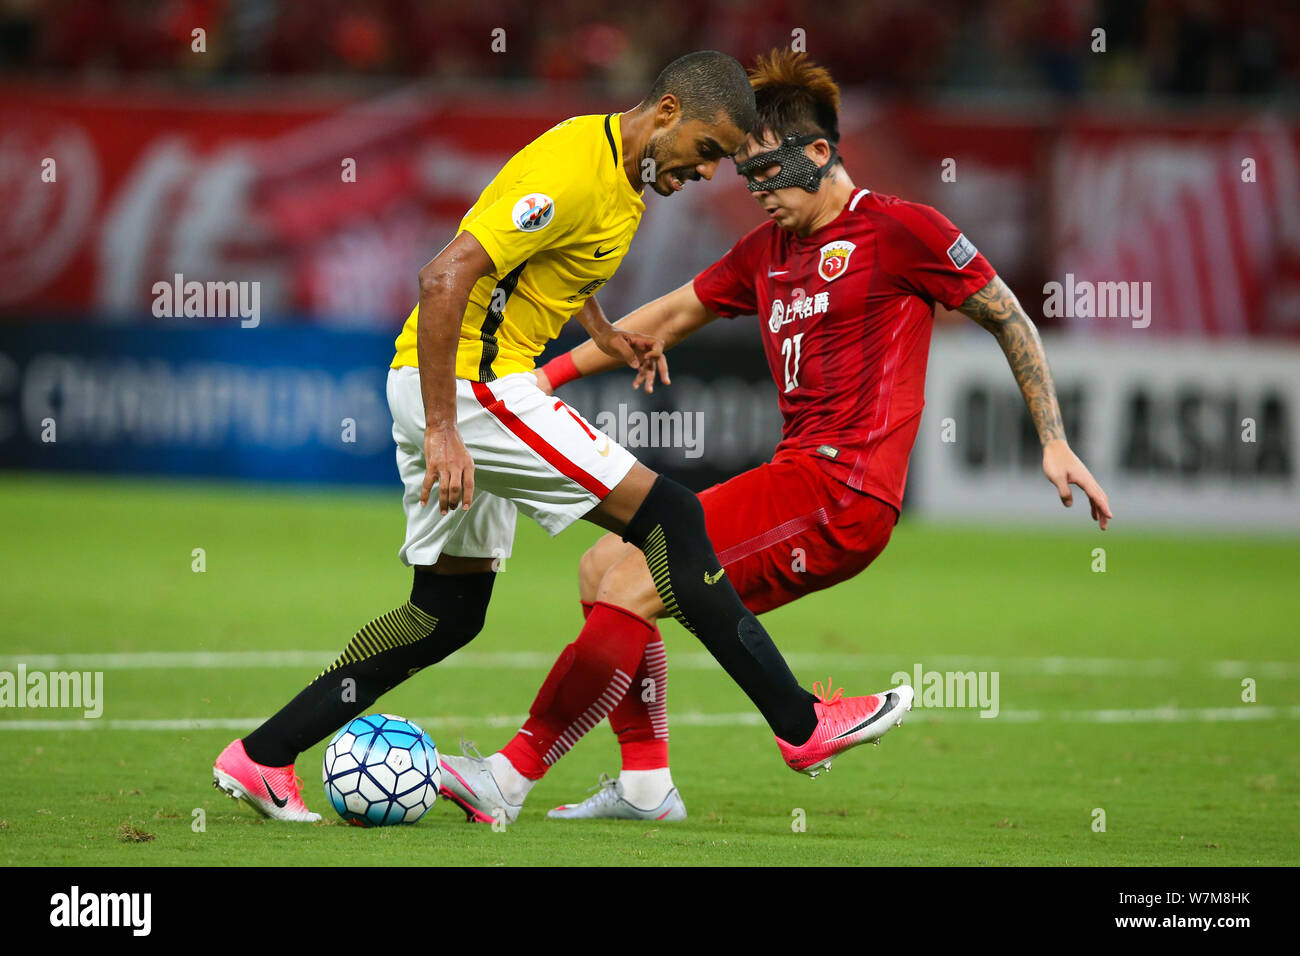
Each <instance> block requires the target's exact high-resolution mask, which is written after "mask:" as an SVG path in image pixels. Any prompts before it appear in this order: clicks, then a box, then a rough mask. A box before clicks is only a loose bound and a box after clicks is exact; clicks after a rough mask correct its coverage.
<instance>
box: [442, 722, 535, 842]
mask: <svg viewBox="0 0 1300 956" xmlns="http://www.w3.org/2000/svg"><path fill="white" fill-rule="evenodd" d="M461 750H462V751H463V752H464V756H462V757H454V756H452V755H451V754H442V755H441V756H440V757H439V763H440V765H441V767H442V783H441V786H440V787H439V790H438V794H439V796H442V797H446V798H447V799H448V800H450V801H451V802H452V803H454V804H456V805H457V806H458V807H460V808H461V809H462V810H464V811H465V817H466V819H467V820H468V822H470V823H514V822H515V820H516V819H518V817H519V811H520V810H521V809H523V807H522V805H518V804H513V803H510V802H509V801H508V800H506V798H505V797H504V796H503V795H502V793H501V787H500V786H498V785H497V781H496V778H495V777H494V776H492V768H491V767H489V766H488V762H487V761H486V760H485V759H484V758H483V757H482V756H481V755H480V754H479V752H478V750H476V749H475V748H474V745H473V744H471V743H469V742H467V741H464V740H462V741H461ZM471 751H473V752H472V753H471Z"/></svg>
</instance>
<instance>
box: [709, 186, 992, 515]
mask: <svg viewBox="0 0 1300 956" xmlns="http://www.w3.org/2000/svg"><path fill="white" fill-rule="evenodd" d="M994 275H995V273H994V271H993V267H992V266H990V265H989V264H988V261H987V260H986V259H985V258H984V257H983V256H982V255H980V254H979V253H978V252H977V251H976V249H975V247H974V246H973V245H971V243H970V241H969V240H967V239H966V237H965V236H963V235H962V234H961V233H960V232H959V231H958V230H957V228H956V227H955V226H954V225H953V224H952V223H951V222H949V221H948V220H947V219H946V218H945V217H944V216H943V215H942V214H940V213H939V212H938V211H937V210H935V209H932V208H931V207H929V206H923V205H921V204H920V203H913V202H906V201H904V200H901V199H898V198H896V197H894V196H883V195H880V194H879V193H873V192H871V191H870V190H868V189H859V190H857V191H855V192H854V193H853V196H852V198H851V199H850V200H849V202H848V204H847V205H846V206H845V207H844V209H843V211H842V212H841V213H840V214H839V216H837V217H836V218H835V219H834V220H833V221H832V222H830V223H828V224H827V225H826V226H823V227H822V228H821V229H818V230H817V231H816V232H815V233H813V234H812V235H811V236H808V237H806V238H800V237H799V236H797V235H796V234H794V233H793V232H789V231H787V230H785V229H782V228H780V227H779V226H777V225H776V223H774V222H767V223H764V224H763V225H761V226H759V227H758V228H757V229H755V230H754V231H752V232H751V233H749V235H747V236H745V237H744V238H743V239H741V240H740V241H739V242H738V243H736V244H735V245H734V246H733V247H732V248H731V251H729V252H728V253H727V254H726V255H725V256H723V257H722V258H721V259H719V260H718V261H717V262H715V263H714V264H713V265H711V266H709V268H707V269H705V270H704V271H703V272H701V273H700V274H699V275H698V276H696V277H695V294H696V295H698V296H699V298H700V301H701V302H703V303H704V305H705V306H706V307H707V308H709V309H710V310H712V311H713V312H716V313H717V314H718V315H722V316H727V317H731V316H737V315H758V316H759V317H760V318H761V319H762V323H761V324H762V333H763V350H764V352H766V354H767V364H768V366H769V368H770V369H771V371H772V377H773V378H774V379H775V380H776V384H777V388H778V390H779V391H780V395H781V414H782V416H783V418H784V420H785V423H784V427H783V429H782V437H781V444H780V445H778V446H777V453H778V454H780V453H781V452H782V451H784V450H787V449H800V450H803V451H807V452H811V453H813V454H815V455H816V456H818V457H819V458H820V459H821V460H822V461H823V462H824V464H825V466H826V468H827V469H828V470H829V471H830V472H831V473H832V474H833V475H835V476H836V477H837V478H839V479H840V480H842V481H844V482H845V483H847V484H848V485H849V486H850V487H852V488H855V489H857V490H858V491H863V492H866V493H867V494H870V495H874V496H875V497H877V498H880V499H882V500H883V501H887V502H889V503H890V504H891V505H893V506H894V507H895V508H898V507H900V506H901V504H902V500H903V487H904V485H905V484H906V482H907V459H908V456H909V455H910V454H911V452H912V444H913V442H914V441H915V440H916V430H917V428H918V426H919V425H920V421H921V409H922V407H923V406H924V405H925V367H926V361H927V359H928V358H929V352H930V330H931V327H932V326H933V324H934V303H935V302H942V303H943V304H944V305H946V306H948V307H949V308H956V307H958V306H960V305H961V304H962V303H963V302H965V301H966V299H967V298H969V297H970V295H971V294H972V293H974V292H977V291H979V290H980V289H982V288H983V287H984V286H986V285H988V283H989V282H990V281H991V280H992V279H993V277H994Z"/></svg>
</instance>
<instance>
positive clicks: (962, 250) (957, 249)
mask: <svg viewBox="0 0 1300 956" xmlns="http://www.w3.org/2000/svg"><path fill="white" fill-rule="evenodd" d="M978 251H979V250H978V249H976V248H975V244H974V243H973V242H971V241H970V240H969V239H967V238H966V234H965V233H962V234H960V235H959V236H957V241H956V242H954V243H953V244H952V245H951V246H949V247H948V258H949V259H951V260H952V264H953V265H955V266H956V267H957V268H958V269H965V268H966V263H968V262H970V261H971V260H972V259H974V258H975V253H976V252H978Z"/></svg>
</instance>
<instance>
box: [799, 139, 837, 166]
mask: <svg viewBox="0 0 1300 956" xmlns="http://www.w3.org/2000/svg"><path fill="white" fill-rule="evenodd" d="M803 151H804V153H805V154H806V155H807V156H808V158H809V159H811V160H812V161H813V162H814V163H816V164H817V165H818V166H825V165H826V164H827V163H829V162H830V161H831V146H830V143H829V142H827V141H826V140H824V139H817V140H813V141H812V142H811V143H809V144H808V145H807V146H805V147H804V148H803Z"/></svg>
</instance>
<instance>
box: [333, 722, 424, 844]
mask: <svg viewBox="0 0 1300 956" xmlns="http://www.w3.org/2000/svg"><path fill="white" fill-rule="evenodd" d="M321 779H322V780H324V782H325V795H326V796H327V797H329V801H330V804H331V805H332V806H333V807H334V809H335V810H337V811H338V814H339V816H341V817H342V818H343V819H344V820H347V821H348V822H349V823H355V824H357V825H358V826H363V827H384V826H389V825H391V824H394V823H414V822H415V821H416V820H419V819H420V817H422V816H424V814H425V813H426V812H427V811H428V809H429V808H430V807H431V806H433V802H434V801H435V800H437V799H438V783H439V781H440V780H441V779H442V770H441V769H440V768H439V765H438V748H437V747H435V746H434V745H433V741H432V740H431V739H430V738H429V735H428V734H426V733H425V732H424V730H423V729H421V728H420V726H419V725H418V724H415V723H412V722H411V721H409V720H406V719H405V718H403V717H394V716H393V715H391V714H371V715H370V716H368V717H358V718H356V719H355V720H353V721H352V722H351V723H350V724H348V725H347V726H346V727H344V728H343V729H342V730H340V731H339V732H338V733H337V734H335V735H334V739H333V740H331V741H330V742H329V746H328V747H326V748H325V764H324V766H323V767H322V768H321Z"/></svg>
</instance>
